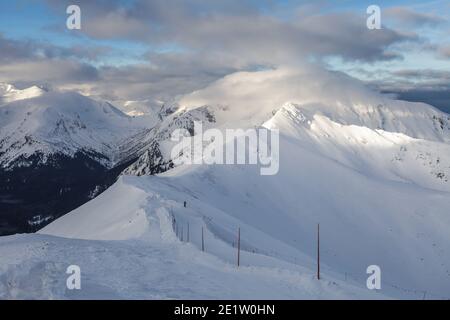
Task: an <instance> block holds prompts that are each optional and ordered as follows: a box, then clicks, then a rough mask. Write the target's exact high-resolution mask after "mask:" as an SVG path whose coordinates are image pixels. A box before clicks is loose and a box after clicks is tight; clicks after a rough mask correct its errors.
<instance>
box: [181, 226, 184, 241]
mask: <svg viewBox="0 0 450 320" xmlns="http://www.w3.org/2000/svg"><path fill="white" fill-rule="evenodd" d="M183 235H184V231H183V226H181V242H183Z"/></svg>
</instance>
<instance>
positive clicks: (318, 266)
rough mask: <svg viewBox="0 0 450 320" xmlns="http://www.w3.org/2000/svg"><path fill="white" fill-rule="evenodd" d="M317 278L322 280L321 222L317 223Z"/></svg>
mask: <svg viewBox="0 0 450 320" xmlns="http://www.w3.org/2000/svg"><path fill="white" fill-rule="evenodd" d="M317 279H318V280H320V224H319V223H318V224H317Z"/></svg>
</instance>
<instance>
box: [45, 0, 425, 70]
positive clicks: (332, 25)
mask: <svg viewBox="0 0 450 320" xmlns="http://www.w3.org/2000/svg"><path fill="white" fill-rule="evenodd" d="M51 3H53V4H55V1H51ZM62 3H65V4H68V3H69V2H68V1H59V6H61V5H62ZM79 5H80V7H81V10H82V17H83V20H82V21H83V23H82V30H81V31H82V32H84V33H85V34H86V35H87V36H89V37H92V38H95V39H127V40H130V39H133V40H135V41H141V42H143V43H146V44H148V45H150V46H152V47H155V46H156V47H158V46H165V45H167V44H173V43H176V44H177V45H178V46H180V47H182V48H185V49H186V50H190V51H196V52H202V51H205V50H207V51H209V52H211V51H212V52H216V54H217V52H222V53H223V56H224V58H228V59H229V57H226V56H234V57H235V58H236V60H239V61H236V63H238V62H240V63H241V64H258V63H287V62H291V61H295V60H296V59H299V58H305V57H309V56H311V55H314V56H316V57H319V58H320V57H323V56H329V55H336V56H341V57H343V58H344V59H358V60H364V61H376V60H390V59H395V58H399V57H400V55H399V54H398V53H393V52H391V51H389V47H390V46H391V45H393V44H396V43H400V42H403V41H411V40H412V41H414V40H417V39H416V38H415V36H414V35H411V34H403V33H399V32H397V31H395V30H392V29H389V28H387V27H386V28H383V29H382V30H376V31H373V30H372V31H371V30H368V29H367V27H366V20H365V19H366V16H365V15H364V14H355V13H348V12H347V13H346V12H343V13H329V14H319V13H317V12H316V11H311V10H310V11H308V12H309V13H310V14H309V15H308V16H305V14H304V13H303V11H304V6H301V5H299V8H298V9H297V10H295V8H294V9H293V12H294V15H293V16H292V17H291V18H290V19H283V18H279V17H276V16H273V15H270V14H268V13H267V12H270V10H261V7H264V6H265V7H266V8H269V9H271V8H272V7H274V6H276V5H275V4H274V3H273V2H272V1H260V2H259V3H258V6H256V5H255V1H251V0H218V1H213V2H211V1H200V0H174V1H170V2H169V3H168V2H167V1H165V0H151V1H150V0H136V1H133V2H132V3H130V4H129V5H128V6H123V5H120V2H118V1H111V2H105V1H100V2H93V1H79Z"/></svg>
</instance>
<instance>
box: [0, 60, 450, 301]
mask: <svg viewBox="0 0 450 320" xmlns="http://www.w3.org/2000/svg"><path fill="white" fill-rule="evenodd" d="M178 104H179V108H178V109H177V111H175V112H173V113H172V114H170V115H168V116H167V117H166V118H164V120H163V121H162V122H161V123H160V124H159V125H158V126H157V127H155V128H154V129H152V130H150V131H149V132H148V133H147V134H146V135H144V136H141V138H142V140H143V142H142V145H140V146H139V148H142V149H141V150H145V148H149V146H150V147H151V149H148V150H151V152H149V153H147V156H143V157H141V158H140V159H139V160H138V161H137V162H136V163H135V164H133V165H132V166H130V167H129V168H128V169H127V170H126V171H125V172H126V173H128V174H132V173H136V174H138V175H141V174H144V175H145V174H154V173H155V172H154V171H152V170H150V169H151V168H153V167H152V166H153V165H154V164H155V161H158V163H160V162H162V163H164V164H166V165H167V164H168V163H170V160H171V159H168V158H167V155H168V153H167V152H164V151H167V149H170V144H168V141H169V138H170V133H171V132H172V131H173V130H174V129H176V128H180V127H181V128H186V129H188V130H189V129H192V123H193V121H194V120H198V119H199V120H202V121H203V122H205V125H206V127H216V128H219V129H221V130H223V129H225V128H229V127H242V128H252V127H254V126H256V127H263V128H268V129H278V130H279V131H280V171H279V172H278V174H276V175H273V176H261V175H260V168H259V166H257V165H183V166H178V167H175V168H172V169H171V170H169V171H167V172H164V173H161V174H158V175H153V176H142V177H133V176H123V177H121V178H120V179H119V181H118V182H116V184H115V185H113V186H112V187H111V188H110V189H108V190H107V191H105V192H104V193H103V194H101V195H100V196H99V197H97V198H95V199H94V200H92V201H91V202H89V203H87V204H85V205H83V206H82V207H80V208H78V209H76V210H74V211H73V212H71V213H69V214H67V215H65V216H64V217H61V218H60V219H58V220H56V221H54V222H53V223H51V224H50V225H48V226H47V227H45V228H44V229H42V230H41V231H40V232H39V234H37V235H33V236H30V237H26V236H16V237H6V238H2V239H0V254H2V257H5V259H4V260H3V259H2V262H1V264H0V270H2V271H1V272H0V279H1V280H0V284H1V283H2V284H3V289H2V287H1V285H0V296H1V294H2V293H3V296H4V297H26V295H27V294H28V293H27V292H29V291H27V292H25V291H24V288H25V287H26V285H27V284H29V283H30V282H33V281H35V280H33V279H36V278H39V279H42V280H41V282H39V281H38V282H37V283H36V282H33V283H34V284H33V285H35V286H36V290H33V291H32V293H30V294H31V295H33V297H56V298H77V297H97V298H98V297H125V298H245V299H247V298H311V299H315V298H343V299H346V298H386V297H387V298H401V299H422V298H423V297H426V298H435V299H449V298H450V281H449V280H450V253H449V252H448V250H446V248H447V246H448V243H450V233H449V232H448V230H449V229H450V215H449V214H448V212H450V201H449V200H450V193H449V192H450V188H449V181H448V177H449V170H450V164H449V159H450V149H449V139H450V133H449V118H448V115H446V114H444V113H442V112H440V111H438V110H436V109H435V108H433V107H431V106H427V105H425V104H416V103H407V102H402V101H395V100H391V99H389V98H386V97H384V96H380V95H378V94H376V93H372V92H370V91H368V90H367V89H365V88H363V87H361V86H360V85H359V84H358V83H355V82H354V81H352V80H351V79H348V78H346V77H343V76H341V75H338V74H333V73H327V72H325V71H323V72H322V71H318V72H317V73H316V74H313V75H312V74H311V72H303V71H302V72H298V71H292V70H284V69H280V70H269V71H259V72H256V73H238V74H234V75H230V76H228V77H225V78H224V79H222V80H219V81H218V82H216V83H214V84H212V85H211V86H209V87H207V88H205V89H203V90H200V91H198V92H194V93H192V94H190V95H187V96H185V97H183V98H182V99H181V100H180V101H179V102H178ZM189 131H191V130H189ZM192 134H193V133H192ZM228 143H230V142H228ZM248 150H257V148H256V146H254V145H250V146H248ZM184 201H186V202H187V208H184V207H183V202H184ZM318 223H320V230H321V241H320V243H321V261H322V272H323V279H322V280H321V281H317V280H316V279H314V275H315V269H316V265H315V258H316V250H317V247H316V236H317V235H316V230H317V224H318ZM238 228H240V230H241V249H242V255H241V263H242V266H241V267H240V268H239V269H237V268H236V267H234V265H235V263H236V248H235V247H236V239H237V230H238ZM202 229H203V231H204V239H205V248H206V253H203V252H202V240H201V234H202ZM187 230H189V236H188V231H187ZM188 237H189V241H187V238H188ZM187 242H188V243H187ZM33 243H38V245H37V248H39V247H41V245H42V248H43V249H42V250H43V251H44V252H45V254H41V253H40V251H39V249H36V248H35V249H29V251H27V253H26V254H23V255H21V256H18V255H17V254H15V252H16V251H15V250H19V249H17V248H22V249H23V248H34V247H33ZM45 243H47V247H46V245H43V244H45ZM67 247H69V248H71V249H72V250H66V248H67ZM23 250H25V249H23ZM27 250H28V249H27ZM69 261H70V262H69ZM69 263H70V264H72V263H74V264H80V265H82V270H86V281H87V289H86V290H84V291H83V290H81V291H80V292H78V293H75V294H74V293H72V292H67V291H66V290H65V288H64V283H61V282H62V280H61V276H60V274H61V272H62V271H61V270H63V269H64V267H65V266H66V265H67V264H69ZM11 264H12V265H14V264H16V265H17V264H20V266H21V267H20V268H19V267H14V266H13V267H10V266H8V265H11ZM373 264H375V265H378V266H380V267H381V271H382V289H381V291H380V292H373V291H369V290H368V289H367V288H366V279H367V275H366V268H367V267H368V266H369V265H373ZM49 270H50V271H49ZM55 270H56V271H55ZM33 272H34V273H33ZM28 274H31V276H28ZM33 274H39V275H41V276H40V277H36V276H33ZM8 283H13V285H8ZM73 294H74V295H73ZM72 295H73V296H72Z"/></svg>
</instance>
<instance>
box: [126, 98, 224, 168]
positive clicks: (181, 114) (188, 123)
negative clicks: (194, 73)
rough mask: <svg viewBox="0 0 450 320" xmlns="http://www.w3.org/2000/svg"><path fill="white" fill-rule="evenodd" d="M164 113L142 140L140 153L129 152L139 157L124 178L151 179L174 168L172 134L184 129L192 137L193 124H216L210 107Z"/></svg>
mask: <svg viewBox="0 0 450 320" xmlns="http://www.w3.org/2000/svg"><path fill="white" fill-rule="evenodd" d="M164 110H165V111H164V113H162V114H161V113H160V118H161V122H160V123H159V124H158V125H156V126H155V127H153V128H152V129H151V130H149V131H148V132H147V133H146V134H145V135H144V136H142V137H141V138H140V139H139V140H140V141H139V144H138V146H139V149H137V150H134V151H133V152H130V153H131V154H139V155H140V157H139V158H138V159H137V160H136V161H135V162H134V163H133V164H131V165H130V166H129V167H128V168H127V169H126V170H125V171H124V173H125V174H131V175H138V176H140V175H151V174H156V173H161V172H164V171H167V170H169V169H171V168H173V167H174V165H173V160H174V159H172V158H171V150H172V148H173V146H174V145H175V144H176V143H175V142H173V141H171V135H172V133H173V132H174V131H175V130H176V129H185V130H187V132H189V134H190V135H191V136H193V135H194V133H195V132H194V122H197V121H198V122H201V123H203V125H204V126H205V128H211V127H215V126H216V124H217V123H216V118H215V116H214V114H215V113H214V111H215V109H213V108H210V107H206V106H205V107H199V108H194V109H186V108H179V106H178V105H172V106H168V107H166V108H165V109H164Z"/></svg>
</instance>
